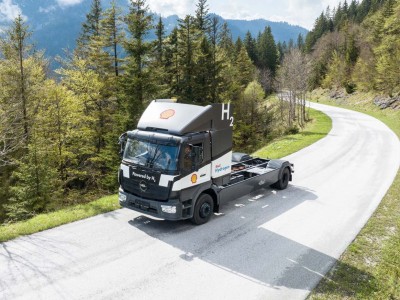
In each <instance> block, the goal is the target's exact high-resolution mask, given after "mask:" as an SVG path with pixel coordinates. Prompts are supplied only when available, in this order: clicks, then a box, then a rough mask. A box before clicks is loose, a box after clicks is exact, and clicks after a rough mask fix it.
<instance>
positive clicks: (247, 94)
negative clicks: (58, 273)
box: [0, 0, 400, 223]
mask: <svg viewBox="0 0 400 300" xmlns="http://www.w3.org/2000/svg"><path fill="white" fill-rule="evenodd" d="M399 18H400V3H399V1H395V0H364V1H362V2H361V3H358V2H356V1H355V0H353V1H352V2H351V3H350V5H348V3H347V2H346V1H345V2H344V3H343V4H340V5H339V6H338V7H337V8H334V9H332V10H331V9H330V8H327V10H326V11H325V12H323V13H321V15H320V16H319V17H318V18H317V20H316V22H315V26H314V28H313V30H312V31H310V32H309V34H308V35H307V36H306V37H303V36H301V35H299V37H298V39H297V41H292V40H291V41H289V42H288V43H285V42H283V43H280V42H279V43H276V42H275V40H274V37H273V35H272V33H271V29H270V28H269V27H266V28H264V29H263V30H262V31H260V33H259V34H258V35H257V36H256V37H253V36H252V35H251V34H250V33H247V35H246V37H245V38H244V39H243V40H241V39H240V38H238V39H237V40H236V41H233V40H232V35H231V33H230V30H229V28H228V26H227V24H226V23H223V24H220V23H219V20H218V19H217V18H213V17H211V15H210V14H209V9H208V5H207V1H206V0H198V2H197V5H196V12H195V14H194V15H193V16H191V15H187V16H186V17H184V18H182V19H180V20H179V25H178V26H177V27H176V28H175V29H174V30H173V31H172V32H171V33H170V34H169V35H166V34H165V30H164V24H163V23H162V20H161V18H160V19H159V20H158V22H156V24H157V25H156V26H155V28H153V27H154V26H153V25H152V24H153V23H154V22H153V20H152V14H150V12H149V9H148V6H147V4H146V1H145V0H131V1H130V7H129V12H128V13H127V14H122V10H121V8H119V7H118V6H117V5H116V3H115V2H112V5H111V7H110V8H108V9H105V10H103V9H102V7H101V3H100V0H93V1H92V5H91V9H90V11H89V12H88V13H87V15H86V20H85V22H84V23H83V24H82V28H81V33H80V36H79V37H78V38H77V46H76V48H75V49H73V50H71V51H66V53H65V55H64V56H63V57H57V60H58V63H59V65H60V66H61V67H59V68H58V69H57V70H54V71H53V70H51V69H50V68H49V60H48V59H47V58H46V56H45V49H36V48H35V46H34V45H35V43H34V41H32V39H31V35H32V29H31V28H29V27H28V26H27V24H26V22H25V21H24V20H23V19H22V18H21V17H17V18H16V19H15V20H14V22H13V23H12V25H11V26H9V28H8V29H7V30H6V31H5V32H4V33H2V34H0V223H2V222H4V223H9V222H15V221H18V220H23V219H27V218H30V217H32V216H34V215H35V214H38V213H41V212H47V211H54V210H57V209H59V208H62V207H65V206H69V205H73V204H77V203H84V202H88V201H91V200H93V199H95V198H97V197H99V196H102V195H107V194H112V193H115V192H116V190H117V185H118V183H117V170H118V167H119V155H118V153H119V149H118V148H119V145H118V143H117V141H118V137H119V135H120V134H121V133H123V132H125V131H127V130H132V129H134V128H135V127H136V124H137V121H138V118H139V117H140V115H141V113H142V111H143V110H144V108H145V107H146V106H147V104H148V103H149V102H150V101H151V100H153V99H159V98H176V99H177V100H178V102H183V103H191V104H197V105H207V104H210V103H218V102H231V103H232V104H233V106H234V111H235V121H236V122H235V123H236V124H235V127H234V132H235V133H234V147H235V150H236V151H238V150H240V151H244V152H249V153H251V152H253V151H254V150H256V149H257V147H260V146H262V145H265V144H266V143H268V141H270V140H271V139H273V138H275V137H278V136H281V135H284V134H288V133H292V132H297V131H298V130H299V129H300V128H302V127H303V126H304V125H305V123H306V122H307V121H308V116H307V111H306V108H305V99H306V93H307V91H310V90H312V89H315V88H317V87H324V88H329V89H340V88H342V89H345V91H346V92H347V93H353V92H355V91H357V90H360V91H372V92H376V93H382V94H385V95H388V96H390V97H392V96H393V97H394V96H396V95H398V94H399V92H400V91H399V86H400V82H399V81H400V76H398V71H399V69H400V38H399V34H400V27H399V26H400V25H399V24H400V22H399ZM152 30H155V32H156V39H155V40H149V39H148V38H147V37H148V35H149V32H150V31H152ZM274 93H276V95H277V96H278V97H276V98H277V99H273V98H271V97H270V98H267V100H266V97H267V96H268V95H271V94H274Z"/></svg>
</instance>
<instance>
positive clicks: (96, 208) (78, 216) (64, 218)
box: [0, 195, 120, 242]
mask: <svg viewBox="0 0 400 300" xmlns="http://www.w3.org/2000/svg"><path fill="white" fill-rule="evenodd" d="M119 207H120V206H119V203H118V196H117V195H113V196H107V197H103V198H101V199H98V200H95V201H92V202H90V203H86V204H79V205H75V206H71V207H68V208H64V209H61V210H58V211H56V212H52V213H47V214H40V215H37V216H35V217H33V218H31V219H29V220H26V221H21V222H18V223H13V224H6V225H1V226H0V242H5V241H8V240H11V239H14V238H16V237H19V236H21V235H28V234H32V233H36V232H39V231H43V230H46V229H50V228H54V227H57V226H60V225H63V224H67V223H71V222H74V221H78V220H82V219H85V218H89V217H92V216H95V215H98V214H102V213H106V212H109V211H112V210H115V209H118V208H119Z"/></svg>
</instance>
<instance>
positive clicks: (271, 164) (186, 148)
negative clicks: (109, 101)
mask: <svg viewBox="0 0 400 300" xmlns="http://www.w3.org/2000/svg"><path fill="white" fill-rule="evenodd" d="M232 125H233V116H232V109H231V106H230V105H229V104H213V105H208V106H205V107H202V106H196V105H188V104H180V103H174V102H171V101H169V100H154V101H153V102H151V104H150V105H149V107H148V108H147V109H146V111H145V112H144V113H143V115H142V117H141V119H140V121H139V123H138V129H136V130H133V131H129V132H127V133H125V134H123V135H122V136H121V138H120V142H121V144H122V146H121V147H122V153H123V160H122V163H121V166H120V170H119V174H118V175H119V176H118V180H119V183H120V189H119V202H120V204H121V206H123V207H126V208H129V209H132V210H135V211H138V212H141V213H144V214H147V215H151V216H154V217H157V218H162V219H166V220H182V219H191V220H192V221H193V222H194V223H195V224H202V223H205V222H207V221H208V220H209V218H210V216H211V215H212V213H213V212H218V211H219V207H220V205H222V204H224V203H226V202H228V201H229V200H232V199H236V198H238V197H241V196H244V195H246V194H248V193H250V192H252V191H255V190H257V189H259V188H262V187H266V186H270V185H272V186H273V187H275V188H277V189H285V188H286V187H287V185H288V182H289V181H291V180H292V172H293V165H292V164H290V163H289V162H288V161H284V160H269V159H261V158H252V157H250V156H248V155H244V154H240V153H235V154H234V155H233V156H232ZM232 158H233V159H234V160H235V161H234V162H232Z"/></svg>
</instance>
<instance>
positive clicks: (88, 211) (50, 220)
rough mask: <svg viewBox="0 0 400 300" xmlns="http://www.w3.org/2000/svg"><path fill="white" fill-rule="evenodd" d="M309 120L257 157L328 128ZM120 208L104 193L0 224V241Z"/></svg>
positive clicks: (315, 115) (316, 118)
mask: <svg viewBox="0 0 400 300" xmlns="http://www.w3.org/2000/svg"><path fill="white" fill-rule="evenodd" d="M310 118H311V121H310V122H308V123H307V126H306V127H305V128H304V129H303V130H302V131H301V132H300V133H299V134H293V135H288V136H285V137H283V138H279V139H277V140H275V141H273V142H271V143H270V144H269V145H268V146H267V147H264V148H262V149H261V150H259V151H257V152H256V153H255V155H258V156H260V157H269V158H280V157H284V156H286V155H289V154H291V153H294V152H296V151H298V150H300V149H302V148H304V147H307V146H309V145H310V144H312V143H314V142H316V141H317V140H319V139H321V138H323V137H324V136H325V135H326V134H327V133H328V132H329V131H330V129H331V126H332V122H331V119H330V118H329V117H328V116H326V115H325V114H323V113H321V112H319V111H316V110H313V109H310ZM118 208H120V206H119V203H118V196H117V195H114V196H108V197H104V198H101V199H99V200H96V201H93V202H90V203H87V204H80V205H76V206H72V207H69V208H64V209H61V210H59V211H56V212H52V213H47V214H41V215H37V216H35V217H33V218H32V219H29V220H27V221H22V222H17V223H13V224H6V225H1V226H0V242H5V241H8V240H11V239H14V238H16V237H19V236H22V235H28V234H32V233H35V232H39V231H43V230H46V229H50V228H54V227H57V226H60V225H63V224H67V223H71V222H74V221H77V220H81V219H85V218H88V217H91V216H95V215H98V214H101V213H105V212H109V211H112V210H115V209H118Z"/></svg>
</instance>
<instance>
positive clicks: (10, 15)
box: [0, 0, 344, 30]
mask: <svg viewBox="0 0 400 300" xmlns="http://www.w3.org/2000/svg"><path fill="white" fill-rule="evenodd" d="M82 1H91V0H54V4H55V5H58V6H60V7H65V6H73V5H76V4H79V3H81V2H82ZM340 1H342V2H343V1H344V0H320V1H318V0H317V1H315V0H208V1H207V4H208V6H209V11H210V12H212V13H216V14H218V15H220V16H222V17H223V18H225V19H245V20H253V19H260V18H262V19H266V20H269V21H286V22H288V23H289V24H292V25H300V26H302V27H305V28H307V29H309V30H310V29H312V27H313V25H314V22H315V19H316V18H317V17H318V16H319V15H320V14H321V12H322V11H325V9H326V8H327V7H328V6H330V8H333V7H335V6H337V5H338V4H339V2H340ZM15 3H16V2H15V1H13V0H0V19H9V20H12V19H14V18H15V17H16V16H17V15H18V14H19V13H21V10H20V8H19V6H18V5H16V4H15ZM38 3H40V1H38ZM146 3H147V4H148V6H149V8H150V9H151V10H152V11H153V12H156V13H160V14H161V15H162V16H164V17H166V16H170V15H174V14H176V15H178V16H180V17H184V16H185V15H187V14H193V13H194V11H195V9H196V3H197V0H146ZM52 8H53V9H54V8H55V6H54V7H52Z"/></svg>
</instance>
